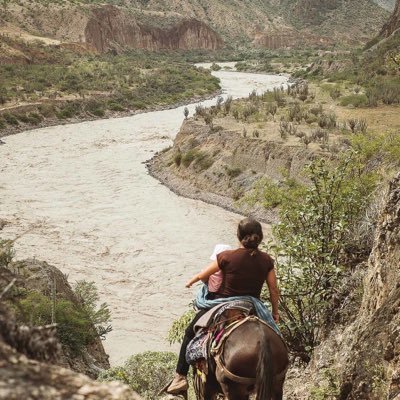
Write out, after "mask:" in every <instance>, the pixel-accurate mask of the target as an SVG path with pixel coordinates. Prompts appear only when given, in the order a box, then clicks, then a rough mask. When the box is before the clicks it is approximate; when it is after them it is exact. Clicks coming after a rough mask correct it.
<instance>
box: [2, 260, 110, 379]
mask: <svg viewBox="0 0 400 400" xmlns="http://www.w3.org/2000/svg"><path fill="white" fill-rule="evenodd" d="M0 275H1V276H0V284H1V286H0V287H2V288H4V287H5V286H6V285H7V284H8V283H9V282H10V281H11V280H12V279H14V278H15V279H16V283H15V287H16V288H18V291H37V292H38V293H41V294H44V295H45V296H49V297H50V296H51V295H52V291H54V292H53V293H54V295H55V296H56V298H57V299H63V300H68V301H70V302H72V303H73V304H75V305H77V306H81V300H80V299H79V298H78V297H77V296H76V294H75V293H74V291H73V290H72V288H71V286H70V284H69V283H68V281H67V279H66V277H65V275H64V274H63V273H62V272H61V271H60V270H58V269H57V268H55V267H53V266H51V265H49V264H47V263H46V262H42V261H38V260H34V259H33V260H23V261H16V262H11V263H10V264H8V265H7V268H2V269H1V274H0ZM57 363H58V364H59V365H61V366H63V367H66V368H70V369H72V370H74V371H76V372H80V373H83V374H85V375H88V376H90V377H93V378H95V377H97V375H98V374H99V372H100V371H101V370H103V369H107V368H109V367H110V364H109V361H108V355H107V354H106V353H105V351H104V347H103V344H102V342H101V340H100V339H99V338H96V339H95V340H94V341H93V342H91V343H89V344H88V345H87V346H85V348H84V349H83V351H82V352H80V353H79V354H72V353H71V352H70V351H69V349H67V348H66V347H63V348H62V350H61V352H60V354H59V357H58V360H57Z"/></svg>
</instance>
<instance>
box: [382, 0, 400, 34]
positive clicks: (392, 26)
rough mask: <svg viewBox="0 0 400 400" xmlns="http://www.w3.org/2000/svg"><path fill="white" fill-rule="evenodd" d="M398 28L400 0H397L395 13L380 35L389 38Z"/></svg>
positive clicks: (399, 27) (399, 23)
mask: <svg viewBox="0 0 400 400" xmlns="http://www.w3.org/2000/svg"><path fill="white" fill-rule="evenodd" d="M398 29H400V0H397V2H396V6H395V9H394V11H393V14H392V16H391V17H390V19H389V21H388V22H387V23H386V24H385V25H384V26H383V28H382V31H381V33H380V37H383V38H387V37H389V36H390V35H391V34H392V33H393V32H395V31H397V30H398Z"/></svg>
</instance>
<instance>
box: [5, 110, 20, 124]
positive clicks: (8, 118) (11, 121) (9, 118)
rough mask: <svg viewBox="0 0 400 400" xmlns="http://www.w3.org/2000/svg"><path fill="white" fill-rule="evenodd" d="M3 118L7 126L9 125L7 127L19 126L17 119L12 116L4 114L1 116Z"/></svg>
mask: <svg viewBox="0 0 400 400" xmlns="http://www.w3.org/2000/svg"><path fill="white" fill-rule="evenodd" d="M3 118H4V119H5V121H6V122H7V124H9V125H14V126H17V125H19V122H18V119H17V117H16V116H15V115H14V114H11V113H4V114H3Z"/></svg>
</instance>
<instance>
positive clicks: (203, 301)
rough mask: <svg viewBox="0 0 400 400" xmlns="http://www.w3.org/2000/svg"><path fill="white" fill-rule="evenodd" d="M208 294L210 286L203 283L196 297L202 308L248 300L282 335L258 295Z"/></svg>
mask: <svg viewBox="0 0 400 400" xmlns="http://www.w3.org/2000/svg"><path fill="white" fill-rule="evenodd" d="M207 295H208V287H207V285H205V284H203V285H201V287H200V289H199V291H198V292H197V295H196V298H195V300H194V304H195V306H196V307H197V308H198V309H200V310H209V309H211V308H213V307H215V306H218V305H220V304H222V303H227V302H229V301H235V300H247V301H250V302H251V303H253V305H254V309H255V310H256V314H257V317H259V318H260V319H262V320H263V321H265V322H266V323H267V324H268V325H269V326H270V327H271V328H272V329H273V330H274V331H275V332H276V333H277V334H278V335H279V336H282V334H281V331H280V330H279V328H278V325H276V323H275V321H274V319H273V318H272V315H271V313H270V311H269V310H268V308H267V306H266V305H265V304H264V303H263V302H262V301H261V300H259V299H257V298H256V297H252V296H232V297H224V298H220V299H215V300H209V299H207Z"/></svg>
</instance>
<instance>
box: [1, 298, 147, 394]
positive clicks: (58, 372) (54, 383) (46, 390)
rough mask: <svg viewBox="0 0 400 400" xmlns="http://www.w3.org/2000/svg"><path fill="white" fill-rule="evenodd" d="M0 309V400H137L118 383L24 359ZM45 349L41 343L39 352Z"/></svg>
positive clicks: (9, 320)
mask: <svg viewBox="0 0 400 400" xmlns="http://www.w3.org/2000/svg"><path fill="white" fill-rule="evenodd" d="M0 308H1V312H0V360H1V361H0V362H1V374H0V399H1V400H21V399H24V400H54V399H60V400H70V399H80V400H140V397H139V396H138V395H137V394H135V393H133V392H132V391H131V390H130V389H129V388H128V386H126V385H123V384H121V383H119V382H108V383H99V382H95V381H92V380H91V379H90V378H88V377H87V376H85V375H82V374H78V373H76V372H73V371H71V370H69V369H66V368H61V367H59V366H56V365H52V364H50V363H48V362H40V361H36V360H33V359H31V358H28V357H27V356H26V355H25V354H23V353H22V352H21V351H23V350H26V346H25V345H21V339H20V338H19V337H18V334H15V333H14V332H12V331H13V328H14V327H13V321H12V317H11V316H10V314H8V312H7V309H5V308H4V307H2V306H1V304H0ZM27 329H28V328H26V327H25V328H23V330H24V332H25V333H26V334H30V333H32V332H30V331H29V330H27ZM36 335H40V333H39V334H38V333H37V332H36ZM39 341H40V338H39ZM46 345H47V346H48V344H46V342H44V340H42V343H41V344H40V348H41V349H43V348H45V347H46ZM15 347H19V348H20V351H17V350H16V348H15ZM21 347H25V348H21Z"/></svg>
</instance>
